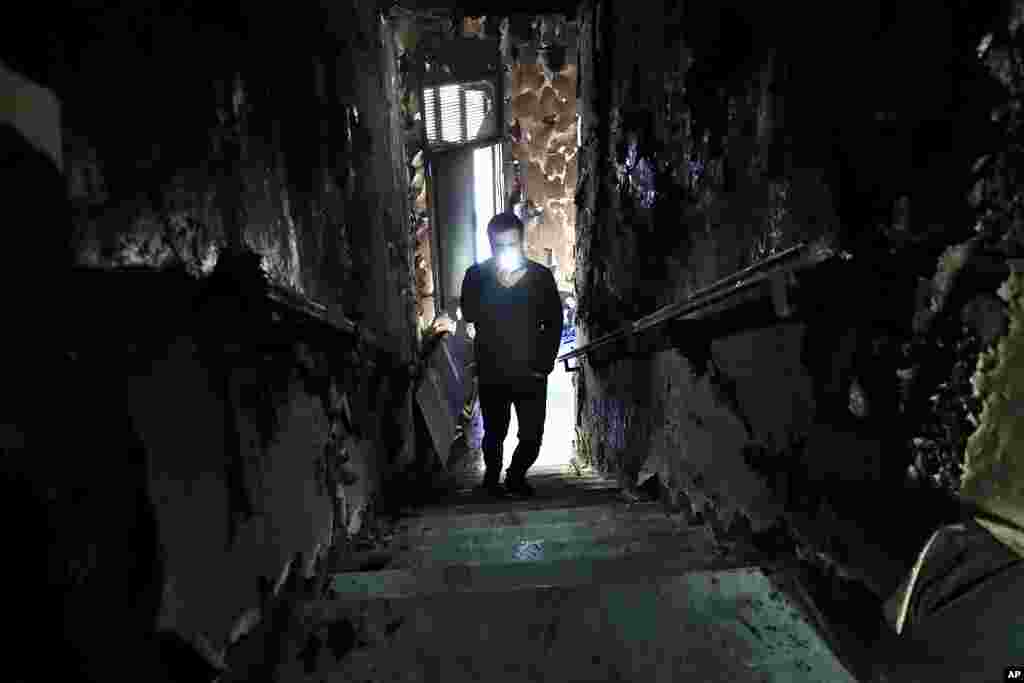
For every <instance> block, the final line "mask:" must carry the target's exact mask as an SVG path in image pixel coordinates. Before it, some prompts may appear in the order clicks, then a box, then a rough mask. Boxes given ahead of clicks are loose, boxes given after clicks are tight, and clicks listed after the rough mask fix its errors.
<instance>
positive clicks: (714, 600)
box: [282, 557, 855, 683]
mask: <svg viewBox="0 0 1024 683" xmlns="http://www.w3.org/2000/svg"><path fill="white" fill-rule="evenodd" d="M665 562H666V560H665V558H660V559H658V560H655V559H654V558H648V559H641V558H637V557H633V558H630V559H629V560H628V561H616V562H612V563H601V562H591V563H579V562H577V563H563V564H561V565H559V566H558V567H557V568H555V567H549V568H545V569H544V570H543V571H539V570H540V567H541V565H538V564H532V565H530V568H531V569H533V570H534V571H535V573H534V574H533V575H532V577H531V578H530V579H529V580H526V579H525V577H524V576H523V575H522V574H519V575H518V577H516V580H515V581H511V580H510V579H512V578H513V577H510V576H508V575H505V576H501V577H499V576H498V575H497V574H496V573H495V571H497V570H496V569H495V568H488V569H486V570H483V569H481V568H475V567H472V568H465V569H459V570H457V571H456V570H453V571H451V572H449V574H448V575H447V579H445V578H443V577H441V576H438V577H437V578H436V579H435V582H436V583H437V584H439V585H438V586H437V589H436V590H435V591H433V592H432V593H431V594H425V593H422V592H416V591H408V590H393V591H391V592H390V593H389V594H387V595H385V594H384V593H382V592H380V591H377V592H375V593H373V595H374V596H375V597H401V598H407V599H398V600H363V601H358V600H351V599H347V600H341V599H336V600H329V601H319V602H317V603H313V604H311V605H309V606H308V607H307V612H306V617H307V618H309V619H310V620H311V621H313V622H318V623H332V622H335V621H338V620H340V619H348V620H350V621H351V623H353V624H355V625H356V628H357V629H358V640H359V641H360V642H361V643H362V645H361V646H360V647H358V648H357V649H355V650H352V651H351V652H349V653H348V654H347V655H346V656H345V657H343V658H342V659H340V660H335V659H333V657H332V656H331V655H330V653H329V652H328V651H327V650H328V649H327V648H323V650H322V651H321V652H320V654H319V660H318V667H317V669H318V673H317V675H316V677H305V676H303V675H302V674H301V672H296V674H295V675H294V677H292V676H285V677H284V678H282V680H288V681H292V680H295V681H299V680H302V681H314V680H316V681H319V680H357V681H374V682H383V681H393V680H402V681H415V682H421V683H427V682H428V681H445V682H446V683H470V681H488V682H491V681H494V682H499V683H513V682H515V683H519V682H521V681H524V680H530V681H544V682H551V683H554V682H555V681H559V682H561V681H575V682H577V683H583V682H587V681H590V682H592V681H650V682H651V683H676V682H679V681H700V682H701V683H726V682H729V683H734V682H736V681H758V682H760V683H796V682H798V683H855V680H854V678H853V676H851V675H850V673H849V672H848V670H847V669H846V668H844V667H843V665H842V664H841V663H840V661H839V660H838V659H837V658H836V656H835V653H834V649H833V648H832V647H830V646H829V644H828V641H829V639H828V637H827V635H824V634H823V633H822V632H821V631H820V629H819V628H817V626H816V624H815V622H814V619H812V618H809V617H808V614H807V612H806V610H805V609H804V607H803V605H802V604H801V602H800V601H799V600H794V599H792V597H793V596H792V592H791V591H790V590H789V589H787V585H786V581H785V580H782V581H780V580H779V579H780V577H783V578H784V577H786V576H787V575H788V574H790V573H789V572H786V571H779V570H777V569H771V570H767V569H765V568H762V567H753V566H742V565H739V566H733V567H727V566H722V564H723V563H722V562H719V563H718V564H719V565H720V566H718V567H712V566H709V565H711V564H715V562H714V561H709V560H707V559H705V562H704V566H703V567H700V566H698V565H699V563H698V562H697V561H696V560H694V559H690V560H681V559H677V560H676V561H675V562H674V563H671V566H666V565H665V564H664V563H665ZM505 571H508V569H507V568H506V569H505ZM519 571H522V568H521V567H520V568H519ZM673 571H676V572H678V573H673ZM567 576H574V577H575V578H576V582H575V584H572V583H570V581H569V579H567V578H566V577H567ZM549 577H552V578H555V579H557V582H556V583H552V584H550V585H543V582H544V581H546V580H548V578H549ZM538 582H540V584H541V585H538ZM400 583H401V582H400V581H397V580H396V581H394V582H393V584H392V585H393V587H394V588H396V589H397V588H398V587H399V584H400ZM499 584H500V586H499ZM513 584H516V585H518V587H519V588H528V590H512V591H509V590H504V589H505V588H508V587H509V586H511V585H513ZM488 588H499V590H494V591H490V592H488V591H487V589H488ZM347 594H348V596H349V598H351V597H353V596H354V595H355V594H354V593H353V592H352V591H348V593H347ZM367 597H369V593H368V594H367Z"/></svg>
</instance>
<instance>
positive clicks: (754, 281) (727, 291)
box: [555, 241, 836, 369]
mask: <svg viewBox="0 0 1024 683" xmlns="http://www.w3.org/2000/svg"><path fill="white" fill-rule="evenodd" d="M835 253H836V252H835V249H834V248H833V247H831V246H829V245H828V244H827V243H826V242H824V241H820V242H815V243H812V244H807V243H800V244H798V245H796V246H793V247H790V248H788V249H785V250H783V251H781V252H779V253H778V254H775V255H773V256H770V257H768V258H766V259H764V260H762V261H758V262H757V263H754V264H752V265H750V266H747V267H746V268H743V269H742V270H738V271H736V272H735V273H733V274H732V275H729V276H727V277H724V278H722V279H721V280H718V281H717V282H715V283H713V284H711V285H708V286H707V287H705V288H703V289H700V290H697V291H696V292H694V293H693V294H691V295H690V296H689V297H687V299H686V300H685V301H681V302H677V303H674V304H668V305H667V306H663V307H661V308H659V309H658V310H657V311H655V312H654V313H651V314H649V315H646V316H644V317H643V318H640V319H639V320H635V321H633V322H632V323H629V324H627V325H625V326H624V327H623V328H621V329H618V330H615V331H614V332H609V333H608V334H605V335H602V336H600V337H598V338H597V339H595V340H594V341H592V342H589V343H587V344H584V345H583V346H581V347H580V348H578V349H573V350H572V351H569V352H567V353H564V354H562V355H561V356H558V358H556V359H555V362H558V361H562V362H564V363H565V365H566V369H569V361H570V360H572V359H573V358H580V357H583V356H585V355H587V354H589V353H591V352H593V351H595V350H597V349H599V348H602V347H605V346H608V345H610V344H613V343H615V342H618V341H621V340H623V339H626V338H628V337H631V336H633V335H635V334H637V333H639V332H643V331H644V330H648V329H651V328H652V327H656V326H657V325H661V324H664V323H666V322H668V321H670V320H674V319H676V318H681V317H683V316H687V315H692V314H694V313H696V312H697V311H699V310H701V309H704V308H707V307H709V306H712V305H714V304H716V303H719V302H720V301H723V300H725V299H728V298H729V297H732V296H734V295H736V294H738V293H740V292H742V291H745V290H748V289H750V288H751V287H754V286H756V285H760V284H763V283H764V282H765V281H767V280H769V278H770V277H771V276H772V275H776V276H777V275H778V274H780V273H786V272H790V271H793V270H797V269H800V268H806V267H808V266H812V265H815V264H817V263H821V262H822V261H825V260H826V259H829V258H831V257H832V256H834V255H835Z"/></svg>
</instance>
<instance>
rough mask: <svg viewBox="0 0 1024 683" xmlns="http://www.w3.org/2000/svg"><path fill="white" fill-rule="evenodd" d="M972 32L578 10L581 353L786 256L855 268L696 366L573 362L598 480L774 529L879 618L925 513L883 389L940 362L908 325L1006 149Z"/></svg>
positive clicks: (909, 24)
mask: <svg viewBox="0 0 1024 683" xmlns="http://www.w3.org/2000/svg"><path fill="white" fill-rule="evenodd" d="M987 11H988V10H985V11H981V10H979V9H971V8H970V7H969V6H968V4H967V3H960V4H956V3H954V4H952V5H950V4H948V3H947V4H946V5H943V6H941V7H940V6H938V5H934V4H932V3H911V4H910V5H900V6H899V7H898V8H897V7H896V6H894V5H891V4H885V3H861V4H858V5H849V6H844V7H842V8H836V7H833V6H828V7H826V6H820V7H817V8H812V7H807V6H805V5H801V4H799V3H783V4H781V5H780V4H777V3H776V4H772V5H756V6H755V5H750V4H749V3H734V2H729V1H728V0H722V1H718V2H712V3H671V2H668V3H664V2H657V1H655V2H639V3H637V2H629V3H625V2H620V1H618V0H603V1H600V2H591V3H585V4H584V5H583V6H582V8H581V11H580V14H579V22H580V41H581V42H580V72H579V75H578V76H579V82H580V98H579V107H580V112H581V115H582V126H583V130H582V138H583V147H582V149H581V150H580V153H579V156H578V158H579V170H578V183H577V187H576V204H577V220H576V231H577V264H576V289H577V294H578V298H579V306H580V308H579V319H580V328H581V333H582V335H583V337H584V339H593V338H595V337H597V336H599V335H601V334H603V333H606V332H608V331H611V330H613V329H616V328H618V327H619V326H621V325H622V324H624V323H626V322H628V321H631V320H634V319H636V318H639V317H641V316H643V315H645V314H648V313H651V312H652V311H654V310H655V309H657V308H658V307H660V306H663V305H666V304H668V303H672V302H676V301H679V300H681V299H683V298H684V297H686V296H687V295H688V294H690V293H692V292H693V291H695V290H697V289H700V288H701V287H705V286H707V285H709V284H711V283H713V282H714V281H716V280H718V279H720V278H722V277H725V276H727V275H730V274H732V273H734V272H736V271H737V270H739V269H741V268H743V267H745V266H747V265H750V264H751V263H753V262H755V261H757V260H759V259H762V258H765V257H767V256H769V255H772V254H775V253H778V252H779V251H781V250H783V249H785V248H787V247H790V246H792V245H795V244H798V243H800V242H812V241H816V240H822V241H824V242H825V243H827V244H829V245H831V246H832V247H833V248H835V249H836V250H837V252H838V253H840V254H843V255H844V257H845V258H846V263H847V265H846V266H844V267H843V269H842V271H841V272H842V273H843V274H842V275H841V276H834V277H832V279H828V278H825V279H824V280H822V281H820V282H815V283H814V285H813V288H814V289H816V290H817V291H819V292H828V293H829V295H828V296H827V297H826V298H825V300H824V301H823V302H822V303H821V305H820V306H819V310H818V311H816V313H815V315H814V316H812V317H811V318H810V319H808V320H803V321H801V322H790V323H783V322H780V323H779V324H775V325H771V326H768V327H766V328H764V329H760V330H750V331H745V332H743V331H741V332H740V333H738V334H732V335H731V336H726V337H723V338H719V339H716V340H715V341H714V342H713V343H712V347H711V362H710V363H709V364H708V366H707V367H698V366H697V365H695V364H693V363H691V362H689V361H688V360H687V359H686V358H685V357H684V356H682V355H680V354H679V353H676V352H675V351H662V352H658V353H653V354H649V355H647V356H645V357H640V358H636V357H635V358H620V359H618V360H612V361H611V362H610V363H605V364H600V363H587V364H586V365H585V369H584V371H583V373H582V375H581V379H582V381H581V383H580V395H579V397H578V398H579V408H580V419H581V427H582V433H583V438H582V439H581V443H580V446H581V448H582V449H583V450H584V451H585V453H586V454H587V455H588V456H589V457H590V459H591V460H593V461H594V462H596V463H597V464H599V465H600V466H601V467H603V468H604V469H606V470H609V471H614V472H617V473H619V474H620V476H621V477H622V479H623V481H624V482H625V483H627V484H632V483H633V482H634V481H635V480H636V478H637V476H638V474H639V473H640V472H641V471H642V470H644V469H646V470H647V471H648V472H657V473H658V474H659V477H660V481H661V482H662V484H664V485H665V488H666V489H667V490H668V494H669V495H670V496H671V498H672V499H673V500H674V501H676V502H678V503H679V504H681V505H691V506H692V507H693V508H694V509H695V510H700V511H701V512H702V513H703V514H705V515H710V516H711V517H712V519H713V520H714V521H715V523H716V525H718V526H719V528H720V529H721V530H723V532H726V531H728V530H729V529H730V528H732V529H734V530H742V529H744V528H746V529H748V530H753V531H755V532H756V531H761V530H766V529H769V528H773V527H775V528H778V525H780V524H781V525H784V526H786V527H787V528H789V529H790V530H791V531H792V532H793V535H795V536H796V537H797V538H798V539H799V541H800V543H801V544H802V546H803V547H804V548H809V549H811V550H812V552H813V553H820V554H822V556H825V557H827V558H828V559H829V561H830V562H834V563H836V564H838V565H840V566H842V567H843V568H844V571H847V572H849V573H850V574H853V575H855V576H856V577H857V578H859V579H860V580H861V581H863V582H864V583H865V584H866V585H868V586H869V587H871V588H872V589H873V590H875V591H876V592H877V593H879V594H880V595H885V594H887V593H888V591H890V590H891V589H892V588H893V587H894V581H897V580H898V579H899V578H900V577H901V572H902V571H903V569H904V568H905V567H906V563H907V562H909V561H910V560H911V558H912V556H913V554H914V553H916V552H917V550H918V549H919V547H920V546H919V543H920V542H922V541H923V534H925V533H927V530H928V529H929V528H930V526H931V525H933V524H934V523H935V522H936V519H937V518H938V517H940V516H941V514H942V513H941V512H940V508H941V506H931V505H930V504H926V503H923V502H921V501H923V500H925V498H927V496H926V495H925V494H924V493H923V492H921V491H917V493H915V494H913V495H912V494H910V493H908V492H907V491H906V490H905V487H904V477H905V474H906V471H907V466H908V463H909V462H910V460H911V459H912V457H913V452H912V450H911V449H910V448H909V443H910V441H911V437H912V436H916V435H915V434H914V433H913V430H914V429H915V428H919V427H920V424H917V423H915V422H914V420H918V419H923V418H921V417H920V416H921V415H922V414H923V412H922V411H921V410H920V409H918V410H917V412H916V413H915V412H914V410H911V409H910V408H908V403H907V402H906V401H903V400H902V399H901V398H900V396H901V394H900V392H901V387H900V384H899V377H901V375H898V371H900V369H901V368H904V367H909V366H913V367H915V368H916V367H919V366H922V367H923V366H928V365H929V363H930V361H921V360H920V359H917V360H914V359H913V358H911V356H913V354H915V353H931V351H933V350H934V349H935V348H939V346H941V343H940V344H938V345H935V344H930V343H929V344H926V345H925V346H928V347H929V349H931V350H929V351H922V349H921V345H915V342H914V339H915V336H914V335H915V334H918V333H920V328H919V327H917V328H915V325H914V322H913V320H914V317H915V311H917V310H919V309H920V308H921V302H922V297H923V298H924V299H925V300H929V301H930V300H931V299H929V295H930V294H931V293H932V289H931V284H932V281H933V279H934V280H935V281H936V282H938V277H937V275H936V263H937V260H938V259H939V257H940V256H941V255H942V253H943V250H944V249H946V248H947V247H948V246H949V245H951V244H956V243H959V242H963V241H964V240H966V239H968V238H971V237H972V235H974V234H975V232H976V231H975V223H976V219H977V215H978V213H977V212H978V207H977V205H974V206H972V205H971V204H970V203H969V201H968V193H969V191H970V189H971V183H972V181H973V180H974V177H972V175H971V174H972V165H973V164H974V163H975V160H977V159H978V158H979V157H981V156H983V155H984V154H987V153H989V152H990V151H992V150H993V149H995V148H998V147H999V145H1000V144H1001V142H1000V137H999V132H998V130H997V126H995V125H994V124H993V123H992V121H993V119H992V117H991V116H990V113H991V110H992V107H993V106H994V105H996V104H997V103H998V102H999V101H1000V98H1001V97H1002V98H1003V99H1004V100H1005V99H1007V98H1008V95H1006V93H1005V92H1004V91H1003V90H1002V89H1001V88H1000V86H999V84H998V82H997V81H996V80H995V79H993V78H992V77H991V76H990V74H989V70H988V68H987V67H986V65H985V64H984V63H983V62H982V61H981V60H979V59H978V46H979V41H980V40H981V39H982V38H983V37H984V35H985V33H986V31H989V30H991V26H996V25H997V24H998V19H997V18H996V17H995V15H994V14H986V12H987ZM1006 23H1007V22H1006V19H1005V15H1003V22H1002V26H1003V32H1004V33H1005V26H1006ZM924 26H927V27H928V29H927V30H922V27H924ZM830 27H831V28H830ZM840 27H841V28H840ZM910 45H913V48H912V49H908V46H910ZM979 229H980V228H979ZM1004 256H1005V253H1004ZM1000 268H1002V270H1000ZM1004 270H1005V268H1004V267H1003V266H999V267H997V268H996V269H995V271H993V272H995V273H996V275H997V277H998V275H999V273H1001V272H1003V271H1004ZM997 283H998V281H997ZM962 304H963V302H961V303H960V304H957V305H958V306H959V305H962ZM924 307H925V308H927V307H928V305H927V303H926V304H925V306H924ZM954 317H955V316H954ZM955 327H956V329H957V330H958V331H959V330H960V323H959V319H957V321H956V323H955ZM975 357H976V356H975ZM943 362H945V361H940V362H939V363H938V366H942V367H943V369H942V370H939V373H940V374H941V372H947V373H948V372H949V364H946V365H944V366H943ZM950 362H952V361H950ZM931 367H937V366H936V364H935V363H934V362H931ZM932 376H933V378H934V376H935V372H934V371H932ZM947 377H948V374H947ZM938 384H939V380H935V382H934V385H938ZM934 385H933V386H934ZM943 386H945V385H943ZM915 391H916V393H915ZM910 393H911V394H913V395H917V394H920V393H921V390H920V388H918V389H917V390H914V391H911V392H910ZM928 393H929V391H928V389H925V390H924V394H925V399H924V400H926V399H927V394H928ZM968 393H969V390H968ZM918 398H920V397H918ZM921 405H924V404H921ZM865 406H868V407H869V408H865ZM961 457H962V456H961ZM917 495H920V496H922V498H921V499H920V500H919V499H918V498H917V497H915V496H917ZM929 500H930V499H929ZM897 509H898V510H900V512H899V517H900V519H899V523H895V520H894V517H893V514H894V513H893V511H894V510H897Z"/></svg>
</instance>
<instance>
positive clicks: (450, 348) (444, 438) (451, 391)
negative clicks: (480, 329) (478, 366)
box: [416, 334, 467, 466]
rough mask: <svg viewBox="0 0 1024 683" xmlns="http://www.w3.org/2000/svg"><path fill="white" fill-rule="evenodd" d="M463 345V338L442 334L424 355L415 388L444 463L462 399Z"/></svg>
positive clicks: (463, 377)
mask: <svg viewBox="0 0 1024 683" xmlns="http://www.w3.org/2000/svg"><path fill="white" fill-rule="evenodd" d="M466 346H467V343H466V340H464V339H463V338H461V337H457V336H453V335H450V334H446V335H444V337H442V338H441V339H440V340H439V341H438V343H437V345H436V346H435V347H434V350H433V351H432V352H431V354H430V356H429V357H428V358H427V367H426V370H425V372H424V377H423V381H422V382H421V384H420V387H419V389H418V390H417V391H416V403H417V405H419V407H420V411H421V412H422V414H423V419H424V420H425V421H426V423H427V429H428V430H429V432H430V439H431V441H433V443H434V448H435V450H436V451H437V454H438V457H440V459H441V464H442V465H445V466H447V464H448V457H449V456H450V455H451V448H452V443H453V442H454V441H455V427H456V425H457V424H458V420H459V416H460V415H461V414H462V407H463V405H464V403H465V400H466V386H465V375H464V374H463V372H462V368H463V365H464V356H465V354H466V353H467V349H466Z"/></svg>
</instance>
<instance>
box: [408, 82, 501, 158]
mask: <svg viewBox="0 0 1024 683" xmlns="http://www.w3.org/2000/svg"><path fill="white" fill-rule="evenodd" d="M495 96H496V89H495V86H494V83H493V82H490V81H475V82H470V83H452V84H448V85H438V86H432V87H429V88H424V89H423V111H424V119H425V121H426V127H427V144H428V145H430V146H431V147H448V146H455V145H464V144H466V143H469V142H474V141H476V140H480V139H483V138H488V137H491V136H493V135H495V133H496V132H497V130H498V125H497V108H496V107H495Z"/></svg>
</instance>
